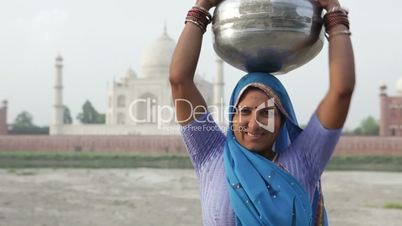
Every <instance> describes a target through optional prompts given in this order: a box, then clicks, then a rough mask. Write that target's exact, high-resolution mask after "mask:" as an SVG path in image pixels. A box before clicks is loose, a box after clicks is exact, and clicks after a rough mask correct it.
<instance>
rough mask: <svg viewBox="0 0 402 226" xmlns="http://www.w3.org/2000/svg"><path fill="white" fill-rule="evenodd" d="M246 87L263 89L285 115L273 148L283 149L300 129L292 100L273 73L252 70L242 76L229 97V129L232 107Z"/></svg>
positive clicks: (231, 119)
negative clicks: (252, 71)
mask: <svg viewBox="0 0 402 226" xmlns="http://www.w3.org/2000/svg"><path fill="white" fill-rule="evenodd" d="M248 87H256V88H259V89H261V90H262V91H264V92H265V93H266V94H267V95H268V96H269V97H270V98H272V97H273V98H274V99H275V104H276V105H277V107H278V109H279V110H280V111H281V113H282V114H283V115H284V116H285V117H284V118H283V120H285V122H284V123H283V126H282V127H281V131H280V132H279V135H278V138H277V139H276V142H275V146H274V150H275V151H276V152H279V153H280V152H282V151H284V150H285V149H286V148H287V147H288V146H289V144H290V143H291V142H293V140H294V139H295V138H296V137H297V136H298V135H299V133H300V132H301V131H302V129H301V128H300V127H299V124H298V123H297V119H296V115H295V112H294V110H293V106H292V102H291V101H290V98H289V95H288V93H287V92H286V89H285V87H284V86H283V85H282V83H281V82H280V81H279V80H278V79H277V78H276V77H275V76H273V75H271V74H267V73H261V72H254V73H250V74H247V75H245V76H243V77H242V78H241V79H240V81H239V82H238V83H237V85H236V87H235V89H234V90H233V93H232V96H231V98H230V105H229V106H231V107H230V108H229V131H228V134H229V133H230V134H232V131H231V130H230V128H231V126H232V121H233V115H234V107H236V105H237V104H238V102H239V99H240V97H241V96H242V94H243V93H244V91H245V90H246V89H247V88H248Z"/></svg>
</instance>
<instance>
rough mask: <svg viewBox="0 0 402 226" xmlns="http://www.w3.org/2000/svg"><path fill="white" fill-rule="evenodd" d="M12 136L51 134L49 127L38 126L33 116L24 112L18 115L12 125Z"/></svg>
mask: <svg viewBox="0 0 402 226" xmlns="http://www.w3.org/2000/svg"><path fill="white" fill-rule="evenodd" d="M10 134H49V127H38V126H36V125H35V124H34V123H33V117H32V115H31V114H30V113H29V112H27V111H23V112H21V113H19V114H18V115H17V117H16V118H15V120H14V123H13V124H12V125H11V129H10Z"/></svg>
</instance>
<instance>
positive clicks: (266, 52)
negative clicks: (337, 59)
mask: <svg viewBox="0 0 402 226" xmlns="http://www.w3.org/2000/svg"><path fill="white" fill-rule="evenodd" d="M321 12H322V9H321V8H320V7H319V6H318V5H317V3H315V1H314V0H224V1H223V2H222V3H220V4H219V5H218V6H217V8H216V9H215V12H214V18H213V25H212V29H213V39H214V49H215V52H216V53H217V54H218V55H219V56H220V57H221V58H222V59H223V60H224V61H226V62H227V63H229V64H231V65H232V66H234V67H236V68H238V69H240V70H243V71H246V72H269V73H274V74H284V73H287V72H289V71H291V70H293V69H295V68H298V67H300V66H302V65H304V64H305V63H307V62H309V61H310V60H312V59H313V58H314V57H315V56H316V55H317V54H318V53H319V52H320V51H321V49H322V47H323V44H324V31H323V29H322V28H323V26H322V24H323V22H322V18H321Z"/></svg>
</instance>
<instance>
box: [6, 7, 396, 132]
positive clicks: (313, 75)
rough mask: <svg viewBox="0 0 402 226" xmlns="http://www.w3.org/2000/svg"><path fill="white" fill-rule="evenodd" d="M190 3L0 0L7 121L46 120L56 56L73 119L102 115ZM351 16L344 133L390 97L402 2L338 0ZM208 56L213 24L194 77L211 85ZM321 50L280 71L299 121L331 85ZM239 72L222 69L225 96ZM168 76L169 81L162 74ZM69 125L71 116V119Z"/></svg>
mask: <svg viewBox="0 0 402 226" xmlns="http://www.w3.org/2000/svg"><path fill="white" fill-rule="evenodd" d="M194 2H195V0H170V1H138V0H116V1H111V0H85V1H84V0H81V1H78V0H68V1H67V0H35V1H30V0H13V1H6V0H0V3H1V4H0V5H1V7H0V100H2V99H7V100H8V101H9V123H11V122H13V121H14V119H15V116H16V115H17V114H18V113H20V112H21V111H23V110H26V111H28V112H30V113H31V114H33V116H34V122H35V123H36V124H38V125H47V124H49V122H50V118H51V117H50V116H51V105H52V102H53V81H54V58H55V57H56V55H57V54H58V53H61V54H62V55H63V57H64V60H65V68H64V103H65V104H66V105H67V106H69V107H70V110H71V111H72V114H73V117H74V118H75V117H76V115H77V114H78V113H79V112H80V111H81V106H82V104H83V103H84V101H85V100H87V99H89V100H90V101H91V102H92V103H93V104H94V105H95V108H96V109H98V110H99V111H100V112H105V111H106V101H107V98H106V91H107V84H108V83H110V82H111V81H112V79H113V77H114V76H116V77H119V76H121V75H122V74H124V73H125V71H126V70H127V68H128V67H129V66H131V67H132V68H133V69H134V71H135V72H136V73H137V74H139V73H140V65H141V55H142V53H143V51H144V50H145V48H146V47H147V46H149V45H150V44H151V43H152V42H153V41H154V40H155V39H156V38H158V37H159V36H160V35H161V34H162V31H163V25H164V21H167V29H168V34H169V35H170V36H171V37H172V38H173V39H175V40H177V39H178V36H179V34H180V32H181V30H182V28H183V21H184V17H185V15H186V13H187V10H188V9H190V7H191V6H192V5H193V3H194ZM341 3H342V4H343V5H344V6H346V7H347V8H349V10H350V21H351V31H352V33H353V35H352V38H353V44H354V50H355V57H356V68H357V86H356V90H355V94H354V98H353V102H352V107H351V111H350V114H349V117H348V120H347V122H346V127H348V128H355V127H356V126H358V124H359V123H360V121H361V120H362V119H363V118H365V117H367V116H369V115H372V116H374V117H375V118H379V86H380V85H381V84H383V83H385V84H387V85H388V87H389V91H388V93H389V94H392V95H394V94H395V92H396V91H395V83H396V82H397V81H398V79H399V78H400V77H401V76H402V61H401V59H402V44H401V41H400V40H402V13H401V10H402V2H400V1H395V0H392V1H391V0H383V1H374V0H365V1H358V0H341ZM211 65H215V53H214V51H213V47H212V40H211V28H210V27H209V28H208V32H207V34H206V35H205V37H204V48H203V50H202V54H201V59H200V63H199V67H198V72H199V73H201V74H205V77H206V79H208V80H210V81H212V79H213V75H214V74H215V67H211ZM327 65H328V60H327V45H325V46H324V49H323V51H322V52H321V53H320V55H319V56H318V57H316V58H315V59H314V60H313V61H311V62H310V63H308V64H307V65H305V66H303V67H302V68H299V69H297V70H295V71H293V72H291V73H289V74H287V75H282V76H280V79H281V80H282V81H283V83H284V85H285V86H286V87H287V90H288V92H289V95H290V96H291V99H292V100H293V104H294V107H295V110H296V113H297V116H298V119H299V122H300V123H302V124H305V123H306V122H307V120H308V119H309V117H310V115H311V114H312V112H313V111H314V110H315V109H316V107H317V105H318V103H319V102H320V100H321V99H322V98H323V96H324V94H325V92H326V89H327V86H328V69H327V68H328V66H327ZM243 74H244V73H243V72H241V71H239V70H237V69H234V68H232V67H231V66H229V65H225V81H226V88H225V95H226V98H227V99H228V97H229V95H230V93H231V90H232V88H233V87H234V85H235V83H236V82H237V80H238V79H239V78H240V77H241V76H242V75H243ZM166 79H167V78H166ZM74 121H76V119H74Z"/></svg>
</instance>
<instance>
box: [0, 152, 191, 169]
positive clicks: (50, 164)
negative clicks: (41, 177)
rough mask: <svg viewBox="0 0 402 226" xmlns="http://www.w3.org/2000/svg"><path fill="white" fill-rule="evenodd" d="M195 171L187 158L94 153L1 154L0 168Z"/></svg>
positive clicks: (181, 156) (183, 156) (185, 156)
mask: <svg viewBox="0 0 402 226" xmlns="http://www.w3.org/2000/svg"><path fill="white" fill-rule="evenodd" d="M138 167H149V168H167V169H169V168H179V169H188V168H192V164H191V161H190V159H189V157H188V156H187V155H149V154H148V155H146V154H137V153H94V152H1V151H0V168H8V169H16V168H20V169H21V168H138Z"/></svg>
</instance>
